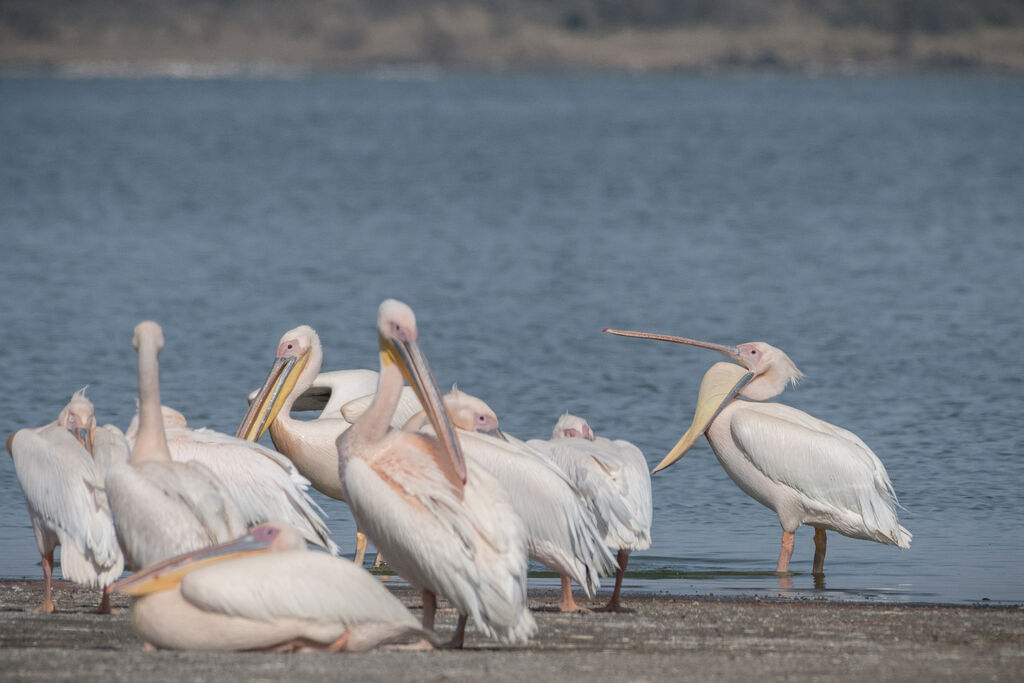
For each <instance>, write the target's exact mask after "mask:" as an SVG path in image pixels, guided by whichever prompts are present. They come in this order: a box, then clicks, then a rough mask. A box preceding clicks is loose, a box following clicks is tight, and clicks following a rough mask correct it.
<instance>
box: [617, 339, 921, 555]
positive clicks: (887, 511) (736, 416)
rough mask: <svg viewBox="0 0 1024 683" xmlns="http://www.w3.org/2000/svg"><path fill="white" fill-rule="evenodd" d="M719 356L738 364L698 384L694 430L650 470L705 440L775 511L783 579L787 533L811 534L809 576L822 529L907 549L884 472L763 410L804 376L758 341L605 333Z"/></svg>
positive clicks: (833, 438) (789, 544)
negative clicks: (805, 529) (802, 529)
mask: <svg viewBox="0 0 1024 683" xmlns="http://www.w3.org/2000/svg"><path fill="white" fill-rule="evenodd" d="M606 331H607V332H611V333H613V334H619V335H624V336H631V337H641V338H645V339H658V340H661V341H671V342H676V343H679V344H689V345H691V346H699V347H702V348H706V349H712V350H714V351H719V352H721V353H724V354H725V355H727V356H729V357H730V358H732V359H733V360H734V361H736V363H739V365H734V364H732V363H715V364H714V365H713V366H711V369H710V370H708V371H707V373H705V375H704V379H703V380H702V381H701V385H700V392H699V395H698V397H697V409H696V412H695V414H694V418H693V424H691V425H690V428H689V429H688V430H687V432H686V433H685V434H684V435H683V437H682V438H681V439H680V440H679V443H677V444H676V445H675V447H674V448H673V449H672V450H671V452H669V454H668V455H666V456H665V458H664V460H662V461H661V463H660V464H659V465H658V466H657V467H655V468H654V471H655V472H657V471H658V470H662V469H665V468H666V467H668V466H669V465H671V464H672V463H674V462H675V461H677V460H679V458H681V457H683V454H684V453H686V451H687V450H689V448H690V447H691V446H692V445H693V444H694V442H695V441H696V440H697V439H698V438H699V437H700V435H701V434H706V436H707V439H708V443H709V444H711V450H712V451H714V453H715V456H716V457H717V458H718V462H720V463H721V464H722V467H723V468H725V471H726V472H727V473H728V475H729V477H730V478H731V479H732V480H733V481H734V482H736V485H737V486H739V487H740V488H741V489H742V490H743V491H744V492H745V493H746V494H747V495H749V496H750V497H751V498H753V499H754V500H756V501H757V502H759V503H761V504H762V505H765V506H767V507H769V508H771V509H772V510H774V511H775V512H776V514H778V516H779V524H781V525H782V549H781V551H780V552H779V562H778V565H777V566H776V569H775V571H777V572H786V571H788V570H789V560H790V558H791V557H792V556H793V542H794V533H795V532H796V529H797V527H798V526H800V525H801V524H807V525H808V526H812V527H814V565H813V570H812V571H813V573H814V574H819V575H820V574H822V573H823V572H824V567H825V530H826V529H830V530H832V531H838V532H839V533H841V534H843V535H844V536H850V537H851V538H860V539H864V540H868V541H877V542H879V543H887V544H890V545H895V546H899V547H900V548H909V547H910V539H911V534H910V532H909V531H907V530H906V529H905V528H903V527H902V526H900V524H899V520H898V519H897V517H896V506H897V505H899V503H898V501H897V500H896V493H895V492H894V491H893V487H892V483H891V482H890V481H889V475H888V474H887V473H886V471H885V466H884V465H882V462H881V461H880V460H879V459H878V457H877V456H875V454H874V453H872V452H871V449H870V448H868V447H867V445H865V443H864V442H863V441H861V440H860V438H858V437H857V435H856V434H853V433H852V432H848V431H846V430H845V429H842V428H840V427H836V426H835V425H832V424H829V423H828V422H825V421H823V420H819V419H817V418H815V417H811V416H810V415H808V414H807V413H805V412H803V411H800V410H797V409H796V408H791V407H789V406H787V405H783V404H781V403H765V402H764V401H766V400H767V399H769V398H772V397H773V396H777V395H778V394H780V393H782V390H783V389H785V388H786V384H789V383H794V384H795V383H796V381H797V380H798V379H800V377H802V376H803V373H802V372H800V370H798V369H797V367H796V365H795V364H794V363H793V361H792V360H790V359H789V356H787V355H786V354H785V353H783V352H782V351H781V350H779V349H777V348H775V347H774V346H771V345H769V344H765V343H764V342H748V343H746V344H740V345H739V346H723V345H720V344H710V343H707V342H699V341H694V340H692V339H686V338H683V337H674V336H669V335H660V334H650V333H646V332H628V331H623V330H606Z"/></svg>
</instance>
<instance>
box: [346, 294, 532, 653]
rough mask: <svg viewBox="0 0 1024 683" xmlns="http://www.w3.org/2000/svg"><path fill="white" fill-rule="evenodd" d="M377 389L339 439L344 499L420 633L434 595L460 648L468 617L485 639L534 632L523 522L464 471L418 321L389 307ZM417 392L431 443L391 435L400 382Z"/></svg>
mask: <svg viewBox="0 0 1024 683" xmlns="http://www.w3.org/2000/svg"><path fill="white" fill-rule="evenodd" d="M377 330H378V333H379V340H380V359H381V371H380V385H379V387H378V389H377V394H376V396H375V397H374V399H373V402H372V403H371V404H370V406H369V407H368V408H367V409H366V411H365V412H363V414H362V415H361V416H360V417H359V419H358V420H357V421H356V423H355V424H354V425H352V427H351V428H350V429H348V430H347V431H345V432H344V433H343V434H342V435H341V436H340V437H338V454H339V458H340V477H341V483H342V488H343V489H344V493H345V499H346V500H347V501H348V504H349V507H350V508H351V509H352V515H353V516H354V517H355V519H356V523H357V524H358V525H359V528H360V529H362V530H363V531H364V532H365V533H366V535H367V537H369V539H370V540H371V541H373V542H374V544H375V545H376V546H377V547H378V548H380V549H381V551H382V552H383V553H384V554H385V555H386V556H387V558H388V563H389V564H390V565H391V566H392V567H393V568H394V570H395V571H396V572H397V573H398V574H399V575H400V576H402V577H403V578H404V579H406V580H407V581H408V582H409V583H410V584H412V585H413V586H414V587H416V588H418V589H420V590H422V591H423V627H424V628H426V629H428V630H432V629H433V624H434V611H435V606H436V596H440V597H442V598H446V599H447V600H448V601H450V602H451V603H452V604H453V605H454V606H455V608H456V610H457V611H458V613H459V624H458V627H457V629H456V633H455V636H454V638H453V639H452V642H451V643H450V644H451V645H452V646H454V647H461V646H462V643H463V638H464V635H465V627H466V621H467V618H468V617H469V616H472V617H473V618H474V620H475V621H476V623H477V625H478V627H480V628H481V629H482V630H483V631H484V632H485V633H486V634H487V635H488V636H491V637H495V638H498V639H500V640H502V641H504V642H510V643H517V642H523V641H525V640H526V639H528V638H529V637H530V636H531V635H532V634H533V633H534V632H535V631H536V628H537V625H536V623H535V622H534V620H533V617H532V615H531V614H530V611H529V610H528V609H527V606H526V569H527V563H526V541H525V537H524V531H523V526H522V522H521V521H520V520H519V518H518V516H517V515H516V513H515V511H514V510H513V508H512V506H511V505H510V504H509V502H508V500H507V498H506V497H505V494H504V493H503V491H502V489H501V487H500V485H499V484H498V483H497V482H496V481H495V480H494V479H493V478H492V477H490V476H489V475H488V474H487V473H486V472H484V471H482V470H479V469H478V470H471V471H470V472H468V474H467V471H466V464H465V460H464V459H463V456H462V450H461V448H460V447H459V441H458V438H457V437H456V435H455V431H454V429H453V428H452V425H451V422H450V420H449V418H448V415H447V413H446V411H445V408H444V405H443V403H442V400H441V392H440V390H439V389H438V388H437V382H436V381H435V380H434V377H433V375H432V374H431V372H430V367H429V366H428V365H427V361H426V358H425V357H424V356H423V354H422V352H421V351H420V348H419V345H418V344H417V336H418V331H417V328H416V318H415V316H414V315H413V312H412V309H410V308H409V307H408V306H407V305H405V304H404V303H401V302H399V301H395V300H394V299H388V300H386V301H384V302H383V303H382V304H381V305H380V309H379V311H378V316H377ZM405 380H408V381H409V383H410V384H411V385H412V387H413V389H414V390H415V391H416V393H417V395H418V397H419V399H420V402H421V404H422V405H423V407H424V409H425V411H426V413H427V417H428V418H429V419H430V422H431V424H432V425H433V427H434V434H435V436H430V435H426V434H418V433H412V432H405V431H400V430H396V429H393V428H391V427H390V422H391V420H392V418H393V416H394V413H395V409H396V408H397V406H398V402H399V399H400V397H401V391H402V387H403V384H404V381H405Z"/></svg>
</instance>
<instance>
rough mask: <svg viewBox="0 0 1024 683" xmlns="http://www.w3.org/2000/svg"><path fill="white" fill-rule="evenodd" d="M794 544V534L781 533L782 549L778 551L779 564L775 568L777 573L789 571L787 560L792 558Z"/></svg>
mask: <svg viewBox="0 0 1024 683" xmlns="http://www.w3.org/2000/svg"><path fill="white" fill-rule="evenodd" d="M795 542H796V534H794V533H793V532H792V531H783V532H782V549H781V550H779V563H778V564H777V565H776V566H775V571H777V572H780V573H781V572H788V571H789V560H790V559H791V558H792V557H793V544H794V543H795Z"/></svg>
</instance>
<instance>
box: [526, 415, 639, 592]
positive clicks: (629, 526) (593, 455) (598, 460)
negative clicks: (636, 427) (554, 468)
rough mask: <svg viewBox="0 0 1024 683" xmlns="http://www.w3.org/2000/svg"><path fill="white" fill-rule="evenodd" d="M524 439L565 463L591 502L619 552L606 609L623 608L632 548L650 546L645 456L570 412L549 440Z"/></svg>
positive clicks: (609, 541)
mask: <svg viewBox="0 0 1024 683" xmlns="http://www.w3.org/2000/svg"><path fill="white" fill-rule="evenodd" d="M526 443H527V444H529V445H530V446H534V447H535V448H537V450H539V451H540V452H542V453H545V454H547V455H548V456H549V457H550V458H551V459H552V460H553V461H554V462H555V464H556V465H558V466H559V467H561V468H562V469H563V470H564V471H565V472H566V473H567V474H568V475H569V478H570V479H571V480H572V481H573V482H574V483H575V484H576V487H577V489H578V490H579V491H580V492H581V494H582V495H583V497H584V498H585V499H586V500H587V501H589V502H590V504H591V505H592V506H593V510H594V515H595V517H596V518H597V520H598V528H599V529H600V531H601V534H602V535H603V537H604V542H605V543H606V544H607V545H608V546H610V547H612V548H614V549H615V550H616V551H617V556H616V560H617V564H618V568H617V569H616V572H615V589H614V590H613V591H612V597H611V599H610V600H609V601H608V604H607V605H606V606H605V607H604V611H607V612H619V611H622V610H623V607H622V605H621V603H620V602H619V594H620V592H621V590H622V577H623V575H624V574H625V572H626V565H627V564H628V563H629V553H630V552H631V551H633V550H646V549H647V548H649V547H650V546H651V518H652V516H653V506H652V502H651V475H650V473H649V472H648V471H647V459H646V458H644V454H643V453H642V452H641V451H640V449H639V448H637V447H636V446H634V445H633V444H631V443H629V442H628V441H623V440H622V439H616V440H614V441H613V440H611V439H607V438H605V437H603V436H600V437H599V436H596V435H595V434H594V432H593V430H591V428H590V425H589V424H588V423H587V421H586V420H584V419H583V418H582V417H578V416H576V415H570V414H569V413H566V414H564V415H562V416H561V417H560V418H558V422H556V423H555V429H554V431H553V432H552V435H551V440H550V441H540V440H532V439H531V440H530V441H527V442H526Z"/></svg>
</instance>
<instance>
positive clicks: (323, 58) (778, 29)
mask: <svg viewBox="0 0 1024 683" xmlns="http://www.w3.org/2000/svg"><path fill="white" fill-rule="evenodd" d="M87 4H89V3H87ZM92 4H97V5H98V6H99V7H104V5H103V4H102V3H95V2H94V3H92ZM251 6H252V4H251V3H250V4H249V5H246V4H243V3H239V4H238V5H237V6H235V5H231V4H229V3H226V4H223V5H219V6H218V7H219V10H218V11H217V12H214V11H213V10H212V9H210V8H209V7H207V10H209V11H206V12H202V11H200V6H198V5H197V6H196V7H195V8H193V9H192V10H188V9H182V6H181V4H180V3H178V4H175V3H171V9H166V10H165V11H164V14H165V15H166V16H160V17H157V18H156V19H154V18H152V17H148V16H145V17H142V18H138V17H127V18H126V17H124V16H122V15H121V14H112V15H111V16H110V17H108V18H99V19H98V18H94V17H90V15H89V14H88V12H85V11H82V12H80V13H79V14H75V15H69V16H65V15H64V14H58V15H55V16H52V17H51V16H42V18H40V17H30V18H28V19H26V18H23V17H21V15H11V16H6V17H5V16H4V15H3V14H0V69H3V70H5V71H8V72H10V71H31V72H39V71H44V72H56V73H62V74H70V75H83V76H103V75H108V76H125V75H165V76H176V75H177V76H189V77H201V76H204V75H206V76H218V75H237V74H243V75H244V74H253V75H263V74H275V73H292V72H296V71H299V72H353V71H365V70H367V69H374V68H391V69H395V68H410V67H413V68H420V69H422V68H438V69H445V70H450V71H474V72H481V71H482V72H523V71H527V72H551V71H563V70H583V71H619V72H629V73H691V72H692V73H720V72H735V71H750V70H755V71H775V72H793V73H803V74H811V75H830V74H849V75H861V74H890V73H921V72H936V71H942V72H948V71H954V72H978V71H981V72H992V73H1005V74H1024V26H1014V25H1007V26H1001V27H1000V26H992V25H979V26H974V27H972V28H969V29H967V28H965V29H963V30H956V31H948V32H942V33H934V32H933V33H926V32H915V31H906V32H902V33H893V32H887V31H882V30H876V29H871V28H866V27H863V26H846V27H836V26H832V25H829V24H826V23H823V22H822V21H820V20H817V19H816V18H815V17H814V16H803V15H800V16H796V17H790V18H788V19H787V20H786V21H781V20H780V21H779V22H778V23H761V24H749V25H721V24H713V23H703V24H701V23H698V24H689V25H674V26H666V27H652V26H645V27H643V28H638V27H633V26H609V27H601V28H573V27H572V26H567V25H566V22H564V21H563V22H562V23H551V22H543V21H537V20H535V19H534V18H531V17H530V16H529V15H520V14H515V13H506V14H500V13H495V12H492V11H488V10H486V9H485V8H484V6H483V5H475V4H472V3H465V4H460V3H452V4H450V5H444V4H432V5H430V6H429V7H426V6H425V7H424V8H423V9H421V10H418V11H402V12H396V13H393V14H388V15H381V16H368V15H366V14H361V13H358V12H347V13H345V12H342V11H341V10H337V11H335V12H333V13H330V12H326V11H325V10H324V9H323V7H324V6H323V5H318V4H316V3H309V2H306V3H298V4H297V5H295V6H294V11H293V14H287V13H286V12H285V11H284V10H283V9H281V10H278V12H279V14H280V15H281V16H277V15H273V14H271V15H268V14H267V12H268V11H269V10H268V9H267V8H266V6H265V5H264V6H262V7H263V10H262V11H263V14H260V15H257V14H253V13H254V12H256V11H257V10H255V9H254V10H251V11H249V12H248V13H247V10H246V7H251ZM175 7H177V9H174V8H175ZM188 7H191V6H188ZM204 7H205V5H204ZM12 17H13V18H12ZM5 19H6V23H4V20H5ZM33 22H34V23H33Z"/></svg>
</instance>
